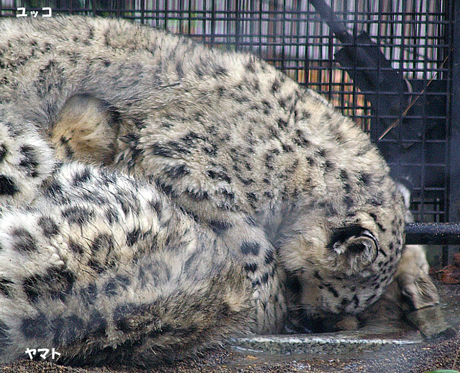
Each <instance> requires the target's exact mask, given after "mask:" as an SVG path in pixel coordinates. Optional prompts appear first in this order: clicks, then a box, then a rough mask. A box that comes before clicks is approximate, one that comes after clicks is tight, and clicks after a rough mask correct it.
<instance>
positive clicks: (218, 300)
mask: <svg viewBox="0 0 460 373" xmlns="http://www.w3.org/2000/svg"><path fill="white" fill-rule="evenodd" d="M0 67H1V69H0V82H2V86H1V89H0V102H1V104H0V123H1V124H2V126H0V131H3V132H1V134H2V137H1V142H2V144H0V145H1V146H2V148H1V149H3V151H2V154H3V155H2V160H1V162H0V192H1V196H0V197H1V198H2V200H1V201H2V203H3V206H4V211H5V212H4V214H3V216H2V219H3V223H2V224H0V227H1V229H2V233H1V237H2V238H1V239H0V245H1V246H2V250H0V255H2V256H3V258H2V260H0V279H1V280H0V302H1V304H2V306H1V311H0V312H1V313H0V322H1V326H2V327H1V328H0V330H1V332H2V335H1V338H0V351H1V356H2V359H3V360H4V361H9V360H11V359H13V358H16V357H19V356H20V355H21V353H22V350H23V349H24V347H26V346H37V347H44V346H45V345H46V346H49V347H61V346H65V351H66V356H65V357H63V359H64V361H70V362H72V361H74V360H75V357H76V356H79V358H80V359H84V358H86V357H87V356H88V357H94V359H95V360H98V361H103V360H104V359H112V358H113V359H115V357H114V356H118V357H121V358H124V359H125V360H126V361H132V362H134V363H137V364H140V361H141V358H140V356H141V355H142V353H145V355H143V356H144V358H143V360H142V364H148V363H149V362H151V361H152V360H155V359H164V358H165V357H167V356H169V357H171V355H172V351H174V354H175V353H176V352H178V356H182V355H183V353H184V354H185V352H186V351H188V349H189V348H190V346H192V345H193V344H194V343H195V342H200V343H203V342H205V341H209V340H213V339H216V338H217V337H218V336H219V335H228V334H230V333H231V332H232V331H235V330H238V326H241V325H246V326H248V327H249V328H250V329H251V330H252V331H254V332H258V333H278V332H282V331H283V330H284V328H285V326H286V322H287V319H289V317H291V316H292V315H295V317H296V318H297V317H298V314H299V312H300V313H301V315H302V319H303V320H305V324H304V325H302V326H301V329H302V330H305V329H308V328H310V326H311V325H315V322H316V320H324V319H327V318H328V317H330V316H331V315H342V314H357V313H359V312H361V311H363V310H364V309H366V308H367V307H368V306H369V305H371V304H372V303H373V302H375V301H376V300H377V299H378V298H379V296H380V295H381V294H382V292H383V291H384V290H385V288H386V287H387V285H388V284H389V283H390V282H391V281H392V279H393V276H394V273H395V271H396V267H397V264H398V262H399V259H400V257H401V251H402V246H403V226H404V221H403V220H404V213H405V209H404V204H403V201H402V198H401V196H400V194H399V193H398V191H397V189H396V186H395V184H394V183H393V181H392V180H391V178H390V177H389V175H388V167H387V165H386V164H385V162H384V160H383V159H382V157H381V156H380V155H379V153H378V151H377V150H376V148H375V147H374V146H373V145H372V144H371V143H370V141H369V138H368V136H367V135H366V134H365V133H363V132H362V131H361V130H360V129H359V128H358V127H357V126H356V125H355V124H354V123H352V122H351V121H350V120H349V119H347V118H345V117H343V116H342V115H341V114H339V113H338V112H337V111H335V110H334V109H333V107H332V106H331V105H330V104H328V103H327V102H326V101H325V100H324V99H323V98H321V97H320V96H319V95H318V94H316V93H314V92H312V91H310V90H307V89H304V88H302V87H300V86H299V85H298V84H297V83H295V82H294V81H292V80H291V79H290V78H288V77H287V76H286V75H284V74H283V73H281V72H279V71H277V70H276V69H275V68H273V67H272V66H270V65H268V64H267V63H265V62H263V61H261V60H259V59H257V58H256V57H254V56H252V55H249V54H238V53H225V52H222V51H219V50H213V49H208V48H207V47H205V46H203V45H200V44H196V43H194V42H193V41H191V40H189V39H186V38H182V37H178V36H173V35H170V34H167V33H164V32H162V31H158V30H153V29H151V28H148V27H141V26H138V25H134V24H131V23H128V22H125V21H115V20H102V19H94V18H79V17H73V18H58V17H56V18H53V19H48V20H2V21H1V22H0ZM16 133H17V134H18V135H16ZM53 159H54V160H60V161H62V162H64V164H65V165H64V166H59V163H57V165H55V163H54V162H53ZM78 162H83V163H86V164H92V165H93V166H82V165H80V164H79V163H78ZM98 167H106V168H107V170H106V169H103V170H99V169H98ZM113 172H115V173H113ZM130 177H134V178H135V180H133V179H131V178H130ZM24 198H26V199H25V200H24ZM23 201H26V202H25V203H24V202H23ZM48 204H51V206H52V207H50V208H48V207H46V206H47V205H48ZM26 205H29V206H30V207H29V208H26V207H24V206H26ZM23 260H25V262H23V263H26V264H21V265H20V264H19V263H20V262H21V261H23ZM21 263H22V262H21ZM241 273H244V277H245V279H244V278H243V277H242V276H241ZM249 298H250V299H249ZM17 304H20V307H19V308H18V307H17V306H16V305H17ZM88 309H89V312H88V311H87V310H88ZM179 310H180V312H179ZM243 319H244V320H246V321H245V322H243V321H242V320H243ZM251 320H252V322H251ZM213 324H215V325H216V329H215V330H211V329H212V327H211V325H213ZM146 351H147V353H146ZM66 359H67V360H66Z"/></svg>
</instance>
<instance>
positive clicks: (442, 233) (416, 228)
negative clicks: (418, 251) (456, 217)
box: [406, 223, 460, 245]
mask: <svg viewBox="0 0 460 373" xmlns="http://www.w3.org/2000/svg"><path fill="white" fill-rule="evenodd" d="M406 244H412V245H460V224H459V223H410V224H406Z"/></svg>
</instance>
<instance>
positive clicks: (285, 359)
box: [0, 284, 460, 373]
mask: <svg viewBox="0 0 460 373" xmlns="http://www.w3.org/2000/svg"><path fill="white" fill-rule="evenodd" d="M438 288H439V291H440V295H441V299H442V302H443V305H444V309H445V318H446V321H447V322H448V323H449V324H450V325H452V326H453V329H451V330H449V331H448V332H445V333H443V334H442V335H440V336H437V337H434V338H431V339H429V340H426V341H424V342H423V343H421V344H417V345H406V346H389V347H384V348H381V349H379V350H378V351H373V352H364V353H359V354H356V355H354V356H353V354H348V355H346V356H341V355H325V354H324V355H323V354H317V355H306V354H299V355H294V354H293V355H274V354H268V353H257V352H248V351H243V352H237V351H235V350H234V349H233V348H231V347H227V348H216V349H212V350H208V351H206V352H204V353H203V354H202V356H199V357H196V358H194V359H190V360H187V361H184V362H179V363H176V364H174V365H170V366H162V367H155V368H151V369H147V370H140V369H135V368H130V367H117V368H108V367H98V368H94V367H81V368H76V367H65V366H60V365H56V364H53V363H50V362H33V361H28V360H24V361H20V362H17V363H14V364H9V365H3V366H0V372H5V373H7V372H8V373H10V372H11V373H115V372H117V373H141V372H143V373H145V372H149V373H160V372H161V373H173V372H174V373H175V372H178V373H197V372H200V373H201V372H203V373H205V372H216V373H229V372H232V373H233V372H241V373H243V372H248V373H249V372H270V373H275V372H276V373H282V372H335V373H342V372H343V373H345V372H363V373H365V372H366V373H367V372H369V373H424V372H428V371H430V370H434V369H456V370H460V336H459V335H458V333H457V334H456V333H455V331H454V330H457V331H458V330H459V326H460V313H459V312H458V308H457V304H458V306H459V307H460V286H459V285H441V284H438Z"/></svg>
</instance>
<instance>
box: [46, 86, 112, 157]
mask: <svg viewBox="0 0 460 373" xmlns="http://www.w3.org/2000/svg"><path fill="white" fill-rule="evenodd" d="M119 128H120V115H119V113H118V112H117V111H116V110H115V109H114V108H113V107H111V106H110V105H109V104H107V103H106V102H104V101H102V100H100V99H98V98H96V97H94V96H91V95H87V94H79V95H74V96H71V97H70V98H69V99H68V100H67V101H66V103H65V104H64V106H63V107H62V109H61V111H60V113H59V116H58V120H57V121H56V123H55V124H54V125H53V127H52V128H51V133H50V138H51V142H52V143H53V145H54V148H55V149H56V156H57V157H58V158H59V159H61V160H69V159H74V160H80V161H83V162H87V163H94V164H99V165H100V164H104V165H108V164H110V163H112V162H113V160H114V157H115V154H116V151H117V137H118V132H119Z"/></svg>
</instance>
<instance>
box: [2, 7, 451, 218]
mask: <svg viewBox="0 0 460 373" xmlns="http://www.w3.org/2000/svg"><path fill="white" fill-rule="evenodd" d="M321 2H323V1H319V0H310V1H308V0H283V1H281V0H278V1H269V0H255V1H252V0H233V1H232V0H221V1H217V0H43V1H42V0H29V1H19V0H2V2H1V7H0V15H1V16H13V17H16V16H18V15H19V16H24V17H25V16H28V17H41V16H44V15H46V14H47V13H46V12H45V11H44V8H47V9H51V11H52V15H53V16H54V15H56V14H69V13H71V14H86V15H99V16H117V17H124V18H129V19H133V20H135V21H137V22H141V23H145V24H150V25H152V26H155V27H159V28H164V29H167V30H169V31H171V32H173V33H180V34H184V35H190V36H191V37H192V38H194V39H196V40H199V41H201V42H203V43H206V44H209V45H213V46H215V47H218V48H224V49H228V50H240V51H249V52H251V53H255V54H257V55H260V56H261V57H262V58H264V59H266V60H267V61H269V62H270V63H272V64H274V65H275V66H276V67H278V68H280V69H282V70H284V71H285V72H286V73H287V74H288V75H289V76H291V77H292V78H293V79H295V80H297V81H298V82H299V83H301V84H304V85H306V86H308V87H310V88H312V89H314V90H316V91H319V92H321V93H323V94H324V95H325V96H326V98H328V99H329V100H330V101H331V102H332V103H333V104H334V105H335V106H336V107H337V108H338V109H339V110H341V111H342V112H343V113H344V114H345V115H348V116H350V117H351V118H353V119H354V120H355V121H356V122H357V123H358V124H359V125H360V126H361V127H362V128H363V129H364V130H365V131H367V132H369V133H370V135H371V137H372V139H373V140H374V141H375V142H376V143H377V144H378V146H379V148H380V150H381V151H382V153H383V155H384V156H385V158H386V159H387V161H388V162H389V164H390V166H391V169H392V173H393V175H394V176H395V177H397V178H403V179H405V180H407V181H408V182H409V183H410V184H411V186H412V191H413V194H412V199H413V202H412V205H411V209H412V211H413V213H414V216H415V219H416V220H417V221H420V222H447V221H449V220H452V218H451V219H450V218H449V212H451V216H452V211H456V207H453V206H452V203H451V204H449V202H450V201H452V200H456V197H455V198H453V197H452V195H451V194H452V193H456V190H452V189H454V188H451V187H450V183H451V179H450V178H449V175H450V174H451V172H452V167H455V166H456V161H454V160H450V159H449V154H450V147H451V146H452V144H451V143H450V137H449V134H450V133H451V132H452V131H453V129H454V128H458V127H459V125H458V123H453V121H452V118H451V111H452V110H451V109H452V108H451V97H452V90H453V85H452V81H453V79H452V65H453V62H452V53H453V46H454V18H455V17H454V12H455V7H454V5H455V4H454V2H455V1H454V0H431V1H425V0H382V1H370V0H340V1H338V0H326V1H324V4H325V5H326V7H328V8H330V13H328V14H329V15H326V16H325V13H324V12H323V14H321V11H319V10H318V3H321ZM324 4H323V5H324ZM19 8H20V10H18V9H19ZM333 17H335V21H336V23H335V25H336V26H337V25H341V26H343V27H344V29H346V30H347V31H348V33H349V37H348V38H345V39H346V40H345V41H344V40H342V41H339V40H340V38H338V36H337V35H336V34H334V30H333V27H331V25H332V26H334V22H332V20H333ZM328 21H329V22H328ZM355 52H357V53H358V54H359V53H361V52H363V53H364V54H365V63H363V62H362V61H361V62H360V60H359V59H356V58H353V53H355ZM368 57H369V58H370V60H368V59H366V58H368ZM366 61H367V62H366ZM369 61H370V62H369ZM386 74H393V75H392V76H393V77H396V78H395V79H397V80H398V81H397V82H396V83H395V84H392V82H391V79H390V81H385V79H386V78H385V76H386ZM366 80H367V82H366ZM387 80H388V79H387ZM369 81H371V83H372V84H373V85H372V84H371V85H369V84H368V83H369ZM385 84H386V86H385ZM396 86H397V87H396ZM454 215H456V214H454Z"/></svg>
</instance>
